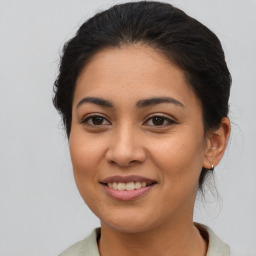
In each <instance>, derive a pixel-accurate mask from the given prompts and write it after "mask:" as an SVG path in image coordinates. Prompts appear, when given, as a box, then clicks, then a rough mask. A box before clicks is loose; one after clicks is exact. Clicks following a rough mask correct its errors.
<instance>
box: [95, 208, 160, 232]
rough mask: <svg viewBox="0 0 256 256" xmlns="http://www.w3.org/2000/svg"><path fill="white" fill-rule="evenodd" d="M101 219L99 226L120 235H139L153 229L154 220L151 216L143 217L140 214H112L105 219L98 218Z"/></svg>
mask: <svg viewBox="0 0 256 256" xmlns="http://www.w3.org/2000/svg"><path fill="white" fill-rule="evenodd" d="M99 217H100V219H101V225H102V226H103V227H104V226H107V227H108V228H111V229H112V230H116V231H118V232H122V233H141V232H145V231H148V230H150V229H151V228H153V226H155V225H154V220H153V219H152V216H145V215H143V214H142V213H141V212H140V213H138V214H136V213H135V212H133V213H130V214H129V213H128V214H117V213H116V214H112V216H111V215H109V216H108V217H107V218H104V217H103V216H99Z"/></svg>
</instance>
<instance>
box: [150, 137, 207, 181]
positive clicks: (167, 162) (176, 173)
mask: <svg viewBox="0 0 256 256" xmlns="http://www.w3.org/2000/svg"><path fill="white" fill-rule="evenodd" d="M189 134H190V133H187V132H184V133H179V134H178V133H177V134H175V135H171V136H170V137H169V138H166V139H165V140H163V141H162V142H161V143H158V146H156V145H155V146H154V147H153V151H152V158H153V161H154V162H155V165H157V166H158V168H159V169H161V170H162V171H163V172H164V173H163V178H164V176H167V177H171V179H169V180H170V181H172V182H173V183H175V182H176V181H177V180H176V179H179V180H180V182H184V183H186V182H189V181H193V182H194V183H195V182H196V181H197V179H198V177H199V175H200V172H201V168H202V164H203V156H204V144H203V143H204V142H203V138H202V139H201V140H199V139H198V138H200V136H199V137H197V136H196V135H192V134H191V136H190V135H189ZM201 137H202V136H201ZM175 178H176V179H175Z"/></svg>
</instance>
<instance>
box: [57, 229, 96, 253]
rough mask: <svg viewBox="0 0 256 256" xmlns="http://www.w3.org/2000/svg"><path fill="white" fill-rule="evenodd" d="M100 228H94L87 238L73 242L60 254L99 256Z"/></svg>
mask: <svg viewBox="0 0 256 256" xmlns="http://www.w3.org/2000/svg"><path fill="white" fill-rule="evenodd" d="M99 234H100V229H99V228H97V229H94V230H93V231H92V233H91V234H90V235H89V236H87V237H86V238H85V239H83V240H81V241H79V242H77V243H75V244H73V245H72V246H70V247H69V248H68V249H66V250H65V251H64V252H62V253H61V254H60V255H59V256H99V251H98V246H97V237H98V235H99Z"/></svg>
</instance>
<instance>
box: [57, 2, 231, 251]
mask: <svg viewBox="0 0 256 256" xmlns="http://www.w3.org/2000/svg"><path fill="white" fill-rule="evenodd" d="M230 85H231V76H230V73H229V71H228V68H227V65H226V62H225V57H224V53H223V50H222V47H221V44H220V42H219V40H218V38H217V37H216V36H215V34H213V33H212V32H211V31H210V30H209V29H208V28H206V27H205V26H204V25H202V24H201V23H199V22H198V21H197V20H195V19H193V18H191V17H189V16H188V15H186V14H185V13H184V12H183V11H181V10H179V9H177V8H175V7H173V6H171V5H169V4H166V3H159V2H144V1H142V2H134V3H126V4H120V5H116V6H114V7H112V8H110V9H108V10H106V11H104V12H101V13H98V14H96V15H95V16H94V17H92V18H91V19H89V20H88V21H86V22H85V23H84V24H83V25H82V26H81V27H80V29H79V30H78V32H77V34H76V36H75V37H74V38H72V39H71V40H70V41H69V42H67V43H66V45H65V47H64V50H63V56H62V59H61V65H60V72H59V76H58V78H57V80H56V82H55V97H54V105H55V107H56V108H57V109H58V110H59V112H60V114H61V115H62V119H63V123H64V125H65V128H66V133H67V136H68V139H69V146H70V154H71V160H72V164H73V171H74V177H75V180H76V184H77V187H78V190H79V192H80V194H81V196H82V198H83V199H84V201H85V202H86V204H87V205H88V206H89V208H90V209H91V210H92V211H93V212H94V213H95V215H96V216H97V217H98V218H99V219H100V221H101V228H98V229H96V230H94V231H93V232H92V234H91V235H90V236H89V237H87V238H86V239H85V240H83V241H80V242H78V243H77V244H75V245H73V246H71V247H70V248H69V249H67V250H66V251H65V252H64V253H62V254H61V255H70V256H71V255H74V256H76V255H90V256H96V255H97V256H98V255H103V256H108V255H179V256H182V255H190V256H191V255H196V256H205V255H207V256H210V255H216V256H217V255H221V256H226V255H230V250H229V246H228V245H227V244H225V243H224V242H222V241H221V240H220V239H219V238H218V237H217V236H216V235H215V234H214V232H213V231H212V230H211V229H210V228H208V227H207V226H204V225H201V224H198V223H193V208H194V203H195V197H196V194H197V191H198V190H202V189H203V184H204V181H205V178H206V177H207V175H209V173H211V172H213V170H214V167H215V166H216V165H217V164H218V163H219V162H220V160H221V158H222V156H223V154H224V151H225V148H226V145H227V141H228V138H229V134H230V121H229V119H228V117H227V116H228V100H229V92H230Z"/></svg>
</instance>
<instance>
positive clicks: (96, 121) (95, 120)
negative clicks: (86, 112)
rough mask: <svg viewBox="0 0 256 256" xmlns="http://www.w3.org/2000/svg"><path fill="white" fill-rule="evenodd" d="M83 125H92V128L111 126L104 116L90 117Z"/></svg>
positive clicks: (83, 121)
mask: <svg viewBox="0 0 256 256" xmlns="http://www.w3.org/2000/svg"><path fill="white" fill-rule="evenodd" d="M82 123H83V124H87V125H92V126H100V125H108V124H110V123H109V122H108V121H107V120H106V118H104V117H103V116H96V115H95V116H89V117H87V118H85V119H84V120H82Z"/></svg>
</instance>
